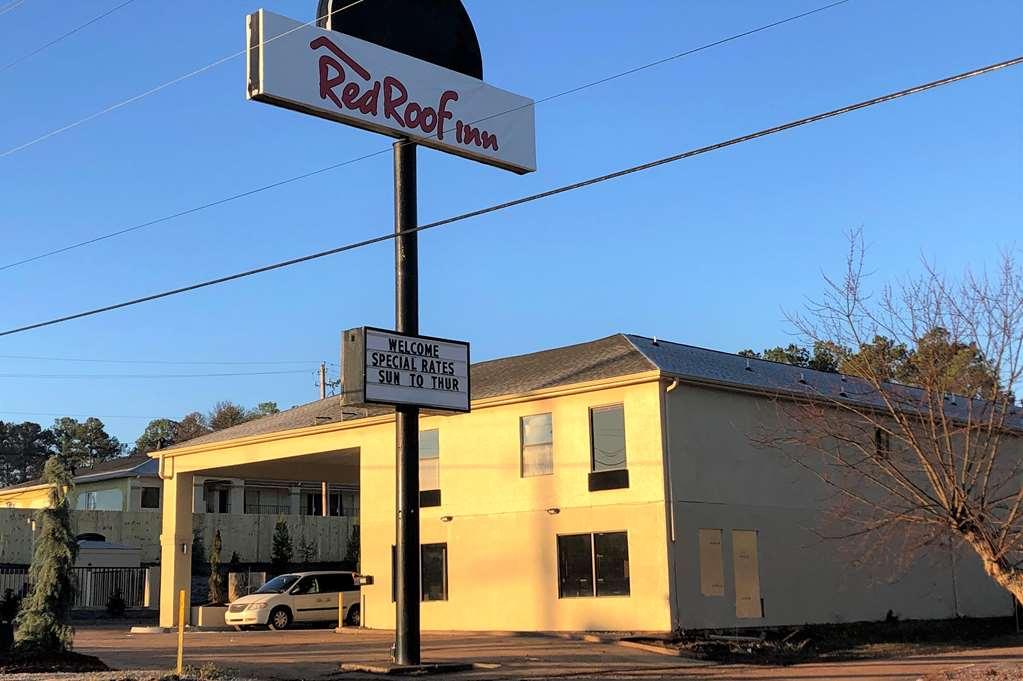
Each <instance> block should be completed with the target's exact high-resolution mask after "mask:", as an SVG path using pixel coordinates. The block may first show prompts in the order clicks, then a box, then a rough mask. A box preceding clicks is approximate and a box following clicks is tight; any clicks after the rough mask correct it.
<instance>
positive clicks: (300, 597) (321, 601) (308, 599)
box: [224, 572, 360, 630]
mask: <svg viewBox="0 0 1023 681" xmlns="http://www.w3.org/2000/svg"><path fill="white" fill-rule="evenodd" d="M359 583H360V582H359V576H358V575H357V574H355V573H354V572H293V573H290V574H286V575H280V576H279V577H274V578H273V579H271V580H270V581H269V582H267V583H266V584H264V585H263V586H261V587H259V589H257V590H256V591H255V593H251V594H249V595H248V596H242V597H241V598H239V599H238V600H236V601H234V602H233V603H231V604H230V605H229V606H228V608H227V612H226V613H225V614H224V621H225V622H226V623H227V624H228V625H230V626H233V627H234V628H235V629H238V630H240V629H242V628H245V627H252V626H267V627H270V628H271V629H287V628H288V627H290V626H291V625H292V624H294V623H297V622H337V620H338V595H339V594H340V597H341V606H340V608H341V612H343V613H344V621H345V624H351V625H358V624H359Z"/></svg>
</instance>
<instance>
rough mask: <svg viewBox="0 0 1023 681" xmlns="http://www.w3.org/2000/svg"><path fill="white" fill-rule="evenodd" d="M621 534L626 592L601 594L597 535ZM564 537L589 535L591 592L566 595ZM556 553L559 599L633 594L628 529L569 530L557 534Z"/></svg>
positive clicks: (616, 596)
mask: <svg viewBox="0 0 1023 681" xmlns="http://www.w3.org/2000/svg"><path fill="white" fill-rule="evenodd" d="M614 534H621V535H625V563H626V578H625V593H620V594H601V593H600V590H599V588H598V584H599V579H600V577H599V575H598V574H597V536H598V535H614ZM563 537H589V540H590V541H589V552H590V588H591V593H589V594H584V595H578V596H566V595H565V594H564V589H563V580H562V570H561V564H562V560H561V539H562V538H563ZM554 553H555V556H556V560H557V565H558V569H557V585H558V600H562V599H574V598H629V597H630V596H632V576H631V570H630V569H629V568H628V564H629V563H630V562H631V560H630V558H629V531H628V530H604V531H600V532H568V533H564V534H556V535H555V539H554Z"/></svg>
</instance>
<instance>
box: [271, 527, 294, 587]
mask: <svg viewBox="0 0 1023 681" xmlns="http://www.w3.org/2000/svg"><path fill="white" fill-rule="evenodd" d="M294 553H295V551H294V548H293V547H292V545H291V533H290V532H288V523H286V522H284V518H278V519H277V524H276V525H274V539H273V548H272V549H271V551H270V571H271V572H272V573H273V574H274V575H282V574H284V573H285V572H287V571H288V566H289V565H290V564H291V558H292V556H293V555H294Z"/></svg>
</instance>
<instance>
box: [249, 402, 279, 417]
mask: <svg viewBox="0 0 1023 681" xmlns="http://www.w3.org/2000/svg"><path fill="white" fill-rule="evenodd" d="M253 412H254V414H255V416H256V418H259V417H260V416H269V415H270V414H280V413H281V410H280V409H279V408H278V407H277V403H276V402H260V403H259V404H257V405H256V408H255V409H254V410H253Z"/></svg>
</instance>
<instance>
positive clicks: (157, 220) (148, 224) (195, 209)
mask: <svg viewBox="0 0 1023 681" xmlns="http://www.w3.org/2000/svg"><path fill="white" fill-rule="evenodd" d="M847 2H850V0H838V1H837V2H833V3H831V4H829V5H824V6H822V7H818V8H816V9H813V10H809V11H807V12H802V13H801V14H794V15H792V16H790V17H786V18H784V19H779V20H777V21H773V22H771V23H769V24H764V25H763V26H758V27H756V28H753V29H749V30H747V31H743V32H741V33H735V34H732V35H730V36H727V37H725V38H721V39H719V40H715V41H713V42H710V43H706V44H704V45H700V46H698V47H694V48H692V49H689V50H686V51H684V52H678V53H676V54H673V55H671V56H668V57H664V58H661V59H657V60H655V61H652V62H648V63H646V64H642V65H640V66H636V67H633V68H630V69H627V70H625V71H620V72H618V73H615V74H612V75H609V76H604V77H602V78H599V79H597V80H594V81H591V82H588V83H584V84H582V85H577V86H575V87H572V88H569V89H568V90H563V91H561V92H557V93H554V94H552V95H548V96H546V97H543V98H541V99H538V100H536V102H534V104H543V103H545V102H550V101H553V100H555V99H559V98H561V97H565V96H568V95H572V94H576V93H577V92H581V91H583V90H587V89H589V88H592V87H596V86H598V85H603V84H605V83H609V82H611V81H614V80H617V79H619V78H624V77H625V76H630V75H633V74H635V73H639V72H640V71H645V70H646V69H651V68H654V67H655V66H660V65H662V64H666V63H668V62H671V61H674V60H676V59H681V58H683V57H688V56H690V55H693V54H696V53H698V52H703V51H704V50H709V49H711V48H712V47H717V46H719V45H723V44H725V43H729V42H732V41H735V40H739V39H740V38H745V37H748V36H751V35H753V34H755V33H760V32H762V31H766V30H768V29H771V28H775V27H777V26H781V25H783V24H787V23H790V22H793V21H796V20H798V19H802V18H804V17H808V16H810V15H812V14H817V13H818V12H823V11H825V10H828V9H832V8H833V7H838V6H839V5H844V4H846V3H847ZM520 108H522V107H517V108H515V109H509V110H508V111H502V112H500V113H497V114H492V115H490V116H487V117H486V118H483V119H480V120H476V121H472V124H473V125H476V124H478V123H481V122H483V121H484V120H490V119H492V118H497V117H499V116H504V115H507V114H510V113H514V112H515V111H518V110H519V109H520ZM445 132H447V131H445ZM390 150H391V148H390V146H388V147H385V148H383V149H381V150H379V151H374V152H372V153H369V154H364V155H362V156H357V157H355V158H350V159H348V160H347V161H341V162H339V163H333V164H331V165H328V166H325V167H323V168H319V169H317V170H311V171H309V172H306V173H302V174H300V175H295V176H293V177H289V178H285V179H283V180H278V181H276V182H271V183H270V184H266V185H262V186H260V187H255V188H253V189H249V190H247V191H243V192H239V193H237V194H232V195H230V196H225V197H223V198H220V199H216V200H213V201H209V202H207V203H203V204H199V205H198V206H194V207H192V208H187V209H185V210H181V211H177V212H175V213H171V214H169V215H164V216H162V217H158V218H154V219H152V220H147V221H146V222H141V223H138V224H134V225H130V226H128V227H123V228H121V229H117V230H115V231H113V232H109V233H107V234H101V235H99V236H95V237H91V238H89V239H85V240H83V241H78V242H75V243H72V244H68V245H67V246H62V247H60V248H56V249H53V250H51V251H45V252H43V253H38V254H36V255H33V256H29V257H27V258H22V259H21V260H16V261H14V262H10V263H7V264H5V265H0V271H3V270H7V269H11V268H12V267H18V266H19V265H25V264H27V263H30V262H35V261H36V260H42V259H43V258H48V257H50V256H54V255H59V254H61V253H66V252H67V251H71V250H74V249H77V248H82V247H84V246H89V245H91V244H94V243H97V242H99V241H105V240H107V239H112V238H114V237H118V236H121V235H124V234H128V233H130V232H135V231H138V230H140V229H145V228H146V227H152V226H153V225H157V224H160V223H163V222H169V221H171V220H175V219H177V218H180V217H184V216H186V215H192V214H193V213H198V212H200V211H203V210H206V209H208V208H214V207H216V206H220V205H223V204H225V203H230V202H232V201H237V200H238V199H243V198H246V197H249V196H252V195H253V194H259V193H261V192H265V191H268V190H270V189H276V188H277V187H282V186H284V185H287V184H291V183H293V182H298V181H299V180H305V179H308V178H310V177H314V176H316V175H320V174H322V173H326V172H329V171H331V170H337V169H338V168H342V167H344V166H348V165H352V164H355V163H359V162H361V161H365V160H367V159H370V158H374V157H376V156H381V155H383V154H386V153H388V152H390Z"/></svg>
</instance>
